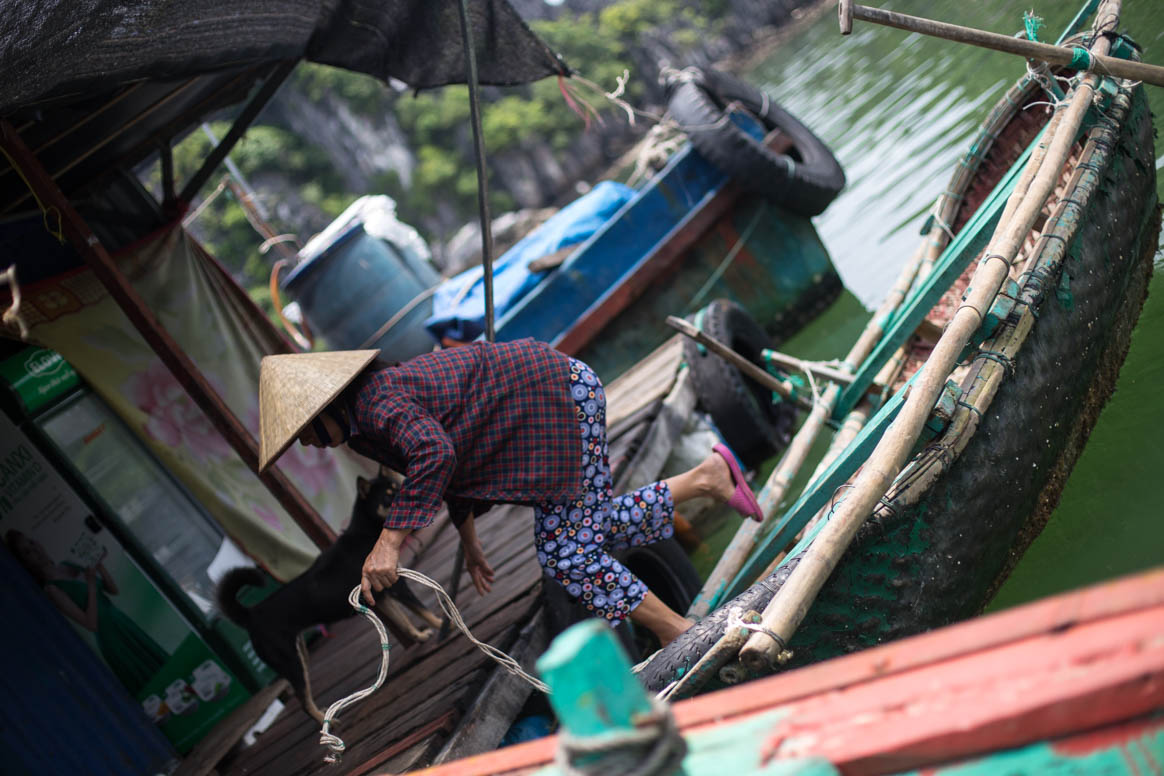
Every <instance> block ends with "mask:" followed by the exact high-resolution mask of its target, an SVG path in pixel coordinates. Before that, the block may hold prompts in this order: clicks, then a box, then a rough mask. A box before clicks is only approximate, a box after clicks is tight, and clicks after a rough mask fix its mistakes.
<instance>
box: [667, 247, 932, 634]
mask: <svg viewBox="0 0 1164 776" xmlns="http://www.w3.org/2000/svg"><path fill="white" fill-rule="evenodd" d="M925 247H926V246H925V245H924V244H923V246H922V247H921V248H919V249H918V250H917V251H915V252H914V255H913V257H912V258H911V259H910V261H909V262H907V263H906V265H905V266H904V267H903V268H902V270H901V272H900V273H899V274H898V278H897V281H896V283H894V286H893V288H892V289H890V291H889V294H887V295H886V297H885V299H883V300H882V302H881V305H880V307H878V308H877V312H876V313H875V314H874V315H873V317H872V318H870V319H869V322H868V323H866V324H865V328H864V330H863V331H862V332H861V335H860V336H859V337H858V338H857V342H856V343H855V344H854V345H853V347H852V348H850V350H849V353H848V355H847V356H846V357H845V360H844V362H843V364H842V366H841V369H840V371H841V373H842V374H848V375H852V374H853V373H855V372H856V369H857V365H858V364H860V363H861V362H862V361H864V360H865V358H866V357H867V356H868V355H869V354H870V353H871V352H873V348H874V347H876V345H877V340H878V339H879V338H880V337H881V334H882V333H883V332H884V331H885V324H886V322H887V321H888V320H889V316H890V315H892V314H893V312H894V310H896V309H897V308H898V306H900V305H901V303H902V302H903V301H904V300H905V297H906V294H907V293H908V291H909V288H910V286H912V285H913V282H914V279H915V278H916V277H917V273H918V269H919V267H920V266H921V264H922V259H923V258H924V256H925V255H926V251H925ZM840 397H841V388H840V385H839V384H838V383H835V382H834V383H831V384H829V386H828V387H827V388H825V392H824V395H823V396H822V397H821V398H820V399H819V400H818V401H817V402H816V403H815V404H814V405H813V408H812V412H811V413H810V414H809V416H808V418H807V419H806V420H805V421H804V424H803V425H802V426H801V427H800V429H799V430H798V431H797V432H796V436H794V437H793V438H792V442H791V443H790V444H789V445H788V450H787V451H786V452H785V454H784V456H783V458H781V459H780V463H778V464H777V465H776V468H775V469H774V470H773V471H772V473H771V474H770V475H768V480H767V481H766V482H765V483H764V487H763V488H762V489H761V490H760V493H759V495H758V496H757V501H759V502H760V509H761V510H762V511H763V513H764V520H763V521H761V522H756V521H754V520H745V521H744V522H743V523H741V524H740V527H739V528H738V529H736V533H735V535H734V536H733V537H732V540H731V541H730V542H729V543H728V546H727V547H726V548H725V549H724V551H723V552H722V553H721V554H720V556H719V560H718V561H716V564H715V568H714V569H712V571H711V574H709V575H708V577H707V581H706V582H704V584H703V588H702V589H701V590H700V592H699V594H698V595H697V596H696V597H695V600H694V601H692V602H691V607H690V608H689V609H688V610H687V615H688V616H689V617H695V618H697V619H698V618H701V617H704V616H706V615H707V613H708V612H710V611H711V609H712V607H713V606H714V605H715V604H716V603H717V599H718V598H719V596H720V592H721V591H722V590H723V589H724V588H725V587H726V586H727V585H728V584H730V583H731V581H732V580H733V579H735V577H736V574H738V573H739V572H740V569H741V568H743V567H744V563H746V562H747V560H748V557H749V556H750V555H751V554H752V551H753V550H754V549H755V548H756V542H757V541H758V540H759V537H760V536H761V535H762V534H763V533H765V532H766V531H767V530H768V528H769V526H770V525H771V519H772V516H773V515H775V514H776V510H778V509H779V508H780V504H781V502H782V501H783V500H784V497H785V495H787V493H788V489H789V487H791V485H792V481H793V479H794V478H795V477H796V475H797V473H798V472H799V471H800V468H801V467H802V466H804V462H805V461H806V460H807V459H808V455H809V453H810V452H811V451H812V446H813V445H814V444H815V443H816V439H817V437H818V436H820V433H821V431H823V430H824V428H825V425H826V423H827V422H828V419H829V418H830V417H831V416H832V414H833V411H834V409H835V408H836V406H837V402H838V401H839V400H840Z"/></svg>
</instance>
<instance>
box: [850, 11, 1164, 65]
mask: <svg viewBox="0 0 1164 776" xmlns="http://www.w3.org/2000/svg"><path fill="white" fill-rule="evenodd" d="M846 7H848V10H847V11H846ZM846 12H847V13H848V14H849V29H850V30H851V29H852V19H859V20H861V21H866V22H873V23H874V24H882V25H885V26H886V27H894V28H896V29H899V30H905V31H907V32H917V33H920V34H922V35H928V36H930V37H933V38H942V39H944V40H951V41H955V42H957V43H968V44H970V45H971V46H978V47H979V48H986V49H991V50H993V51H1002V52H1005V53H1007V54H1017V55H1019V56H1021V57H1025V58H1027V59H1037V60H1039V61H1042V62H1047V63H1049V64H1052V65H1063V66H1069V67H1072V68H1075V69H1077V70H1087V71H1090V72H1093V73H1101V74H1104V75H1112V76H1115V77H1116V78H1127V79H1129V80H1132V81H1143V82H1144V83H1146V84H1152V85H1153V86H1164V67H1160V66H1158V65H1149V64H1146V63H1144V62H1133V61H1131V60H1128V59H1119V58H1118V57H1109V56H1107V54H1106V51H1107V50H1110V46H1109V47H1108V49H1106V50H1105V53H1103V54H1100V53H1098V52H1095V51H1092V52H1091V53H1090V54H1088V55H1086V56H1084V55H1080V53H1079V52H1080V51H1083V49H1080V48H1067V47H1065V46H1053V45H1051V44H1050V43H1039V42H1037V41H1033V40H1025V39H1024V38H1015V37H1013V36H1010V35H1000V34H998V33H997V32H987V31H985V30H978V29H974V28H973V27H962V26H961V25H957V24H947V23H946V22H938V21H934V20H932V19H924V18H922V17H920V16H910V15H908V14H904V13H897V12H895V11H886V10H884V9H881V8H870V7H869V6H866V5H857V4H856V3H851V2H842V3H841V4H840V5H839V6H838V13H839V14H840V18H841V34H842V35H847V34H848V32H847V31H846V30H845V14H846ZM1113 31H1114V30H1113Z"/></svg>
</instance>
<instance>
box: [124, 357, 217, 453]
mask: <svg viewBox="0 0 1164 776" xmlns="http://www.w3.org/2000/svg"><path fill="white" fill-rule="evenodd" d="M123 391H124V393H125V395H126V396H127V397H128V398H129V400H130V401H131V402H132V403H133V404H134V405H135V406H136V407H137V408H138V409H140V410H141V411H142V412H144V413H145V414H146V416H147V417H146V423H145V431H146V433H147V434H148V435H149V436H150V437H151V438H153V439H156V440H157V441H158V442H161V443H162V444H163V445H165V446H166V447H170V448H174V449H185V450H188V451H189V452H190V453H191V454H192V455H193V456H194V458H195V459H196V460H198V461H199V462H204V461H207V460H211V459H215V458H222V457H224V456H226V455H228V454H229V453H230V445H229V444H227V442H226V440H225V439H223V438H222V436H221V435H220V434H219V433H218V431H216V430H215V428H214V426H213V425H211V423H210V419H209V418H207V417H206V415H205V414H203V412H202V410H200V409H198V406H197V405H196V404H194V402H193V401H192V400H191V399H190V397H189V396H188V395H187V394H186V391H185V389H183V388H182V386H181V385H180V384H179V383H178V381H177V379H176V378H175V377H174V376H173V375H172V374H170V370H169V369H167V368H166V366H165V364H163V363H162V362H160V361H154V362H153V363H152V364H150V366H149V368H148V369H146V370H145V371H144V372H137V373H136V374H133V375H130V377H129V379H128V380H126V381H125V385H124V387H123Z"/></svg>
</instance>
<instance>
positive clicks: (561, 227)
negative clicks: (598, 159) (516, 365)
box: [424, 181, 635, 342]
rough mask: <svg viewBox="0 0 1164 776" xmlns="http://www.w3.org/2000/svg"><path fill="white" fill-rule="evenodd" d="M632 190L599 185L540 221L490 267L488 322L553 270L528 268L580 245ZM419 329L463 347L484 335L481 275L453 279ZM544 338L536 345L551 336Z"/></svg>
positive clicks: (475, 272) (468, 272) (444, 285)
mask: <svg viewBox="0 0 1164 776" xmlns="http://www.w3.org/2000/svg"><path fill="white" fill-rule="evenodd" d="M634 193H635V190H634V189H632V188H631V187H630V186H626V185H624V184H621V183H616V182H614V181H603V182H601V183H599V184H598V185H597V186H595V187H594V188H593V189H591V190H590V191H589V192H588V193H587V194H585V195H583V196H581V197H579V198H578V199H576V200H574V201H573V202H571V203H570V204H569V205H567V206H566V207H564V208H562V209H561V210H559V211H558V212H557V213H555V214H554V215H553V216H551V217H550V218H549V219H547V220H546V222H545V223H544V224H542V225H541V226H539V227H538V228H537V229H535V230H534V231H532V232H530V233H529V234H527V235H526V236H525V237H523V238H522V239H521V240H520V241H519V242H518V243H517V244H516V245H514V246H513V247H512V248H510V249H509V250H508V251H506V252H505V253H504V254H502V255H501V257H500V258H498V259H496V260H494V262H493V306H494V317H495V318H501V316H502V315H504V314H505V312H506V311H507V310H508V309H509V308H510V307H513V306H514V305H515V304H517V303H518V302H519V301H520V300H521V299H522V298H523V297H525V296H526V295H527V294H529V293H530V292H531V291H533V290H534V289H535V288H536V287H537V285H538V283H540V282H541V281H542V279H543V278H544V277H545V276H546V274H547V273H549V272H552V271H553V270H544V271H542V272H530V271H529V263H530V262H531V261H533V260H534V259H539V258H541V257H543V256H546V255H549V254H551V253H553V252H554V251H558V250H561V249H562V248H565V247H567V246H570V245H576V244H578V243H582V242H584V241H585V240H586V239H587V238H589V237H590V236H591V235H592V234H594V233H595V232H596V231H598V229H599V228H600V227H601V226H602V225H603V224H605V223H606V221H607V220H608V219H609V218H610V217H611V216H613V215H614V214H615V213H616V212H618V210H619V208H621V207H622V206H623V205H624V204H626V203H627V202H628V201H629V200H630V198H631V197H632V196H634ZM424 325H425V328H427V329H428V331H429V332H430V333H431V334H432V335H433V336H434V337H436V338H437V339H438V340H439V339H441V338H443V337H448V338H450V339H454V340H459V341H461V342H468V341H470V340H474V339H476V338H477V337H479V336H480V335H481V333H482V332H483V331H485V283H484V280H483V278H482V269H481V268H480V267H474V268H473V269H469V270H465V271H464V272H462V273H461V274H459V275H455V276H453V277H451V278H449V279H448V280H446V281H445V282H444V283H442V284H441V286H440V288H438V289H437V291H436V293H435V294H434V296H433V314H432V316H430V317H429V318H428V320H426V321H425V322H424ZM553 334H554V332H545V333H544V334H543V336H542V339H545V338H546V337H549V336H551V335H553Z"/></svg>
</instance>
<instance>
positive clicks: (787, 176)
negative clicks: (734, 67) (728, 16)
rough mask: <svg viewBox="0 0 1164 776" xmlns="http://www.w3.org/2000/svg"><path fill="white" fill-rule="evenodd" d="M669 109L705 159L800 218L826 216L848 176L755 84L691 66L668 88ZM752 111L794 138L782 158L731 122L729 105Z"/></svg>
mask: <svg viewBox="0 0 1164 776" xmlns="http://www.w3.org/2000/svg"><path fill="white" fill-rule="evenodd" d="M667 86H668V92H669V95H670V97H669V100H668V106H667V107H668V110H669V111H670V113H671V115H672V116H673V117H674V119H675V121H676V122H678V124H679V126H680V127H681V128H682V129H683V130H684V131H685V132H686V133H687V135H688V137H689V138H690V139H691V144H692V145H693V146H695V150H697V151H698V152H699V153H700V154H701V155H702V156H703V157H705V158H706V159H707V160H708V161H709V162H711V163H712V164H714V165H715V166H716V167H718V168H719V169H721V170H723V171H724V172H725V173H727V174H728V175H730V176H731V177H732V178H733V179H734V180H735V181H736V182H737V183H739V184H740V186H742V187H743V188H745V189H747V190H749V191H753V192H756V193H757V194H761V195H762V196H764V197H767V198H768V199H769V200H771V201H772V202H773V203H775V204H777V205H780V206H781V207H783V208H785V209H786V210H788V211H790V212H792V213H796V214H798V215H802V216H815V215H820V214H821V213H823V212H824V210H825V208H827V207H828V206H829V203H830V202H832V201H833V200H834V199H835V198H836V196H837V194H839V193H840V192H841V189H843V188H844V187H845V172H844V170H842V169H841V165H840V163H839V162H837V159H836V157H835V156H833V153H832V151H830V150H829V148H828V146H826V145H825V144H824V143H823V142H821V140H820V138H818V137H817V136H816V135H815V134H813V132H812V130H810V129H809V128H808V127H806V126H805V125H804V124H802V123H801V122H800V121H799V120H798V119H797V118H796V117H795V116H793V115H792V114H791V113H789V112H788V111H786V110H784V109H783V108H781V107H780V106H779V105H777V104H776V103H775V102H774V101H773V100H772V99H771V98H769V97H768V96H767V95H766V94H764V93H763V92H761V91H760V90H759V89H757V88H755V87H754V86H752V85H750V84H747V83H745V82H743V81H741V80H739V79H737V78H733V77H732V76H730V75H727V74H725V73H721V72H718V71H716V70H711V69H701V68H688V69H687V70H684V71H683V72H682V73H681V74H679V75H678V76H675V77H673V78H671V79H670V80H669V82H668V84H667ZM731 105H736V106H740V107H742V108H743V109H744V110H746V111H747V112H748V113H751V114H752V115H753V116H754V117H755V118H756V119H757V120H758V121H760V123H761V124H763V125H764V128H765V130H766V131H769V132H770V131H772V130H773V129H779V130H780V131H781V132H783V133H784V134H786V135H788V136H789V138H791V140H792V148H791V149H790V150H789V152H788V153H787V154H778V153H775V152H774V151H772V150H771V149H770V148H768V147H767V146H765V145H764V144H763V142H761V141H760V140H757V139H756V138H754V137H752V136H751V135H749V134H748V133H747V132H745V131H744V130H743V129H742V128H741V127H740V126H738V125H737V124H735V123H733V121H732V120H731V116H730V110H729V107H728V106H731Z"/></svg>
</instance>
